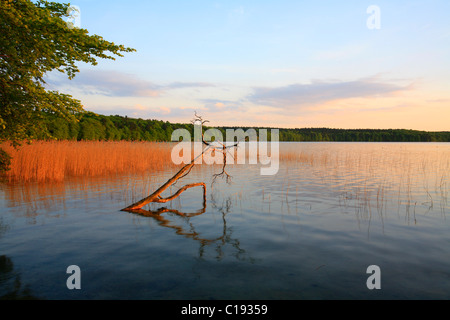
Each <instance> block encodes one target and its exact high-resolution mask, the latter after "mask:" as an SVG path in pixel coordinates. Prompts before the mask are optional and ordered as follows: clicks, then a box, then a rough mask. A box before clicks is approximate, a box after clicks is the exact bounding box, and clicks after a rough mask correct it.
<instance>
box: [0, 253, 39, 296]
mask: <svg viewBox="0 0 450 320" xmlns="http://www.w3.org/2000/svg"><path fill="white" fill-rule="evenodd" d="M36 299H37V298H36V297H35V296H34V295H33V294H32V292H31V289H30V288H29V287H28V286H24V285H23V284H22V280H21V277H20V274H19V273H18V272H17V271H14V264H13V262H12V260H11V259H10V258H9V257H7V256H5V255H3V256H0V300H36Z"/></svg>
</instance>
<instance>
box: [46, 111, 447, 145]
mask: <svg viewBox="0 0 450 320" xmlns="http://www.w3.org/2000/svg"><path fill="white" fill-rule="evenodd" d="M44 125H45V126H46V127H47V128H48V130H49V131H50V133H51V134H52V135H53V137H54V138H56V139H58V140H109V141H119V140H125V141H170V140H171V135H172V132H173V131H174V130H175V129H180V128H184V129H187V130H188V131H189V132H190V133H191V134H192V135H193V125H192V124H190V123H188V124H180V123H170V122H167V121H161V120H143V119H136V118H129V117H126V116H125V117H124V116H118V115H115V116H104V115H98V114H94V113H91V112H88V113H85V114H83V115H82V116H81V117H80V119H79V122H77V123H70V122H67V121H66V120H64V119H61V118H56V117H53V116H49V117H47V118H46V120H45V123H44ZM215 128H217V129H219V130H221V131H222V132H223V135H224V137H226V134H225V132H226V129H238V128H237V127H215ZM242 129H243V130H244V131H246V130H248V129H249V128H248V127H242ZM254 129H256V130H258V129H262V128H254ZM266 129H270V128H266ZM279 132H280V136H279V137H280V141H355V142H450V132H449V131H445V132H427V131H417V130H405V129H329V128H301V129H279ZM268 133H269V139H270V130H268Z"/></svg>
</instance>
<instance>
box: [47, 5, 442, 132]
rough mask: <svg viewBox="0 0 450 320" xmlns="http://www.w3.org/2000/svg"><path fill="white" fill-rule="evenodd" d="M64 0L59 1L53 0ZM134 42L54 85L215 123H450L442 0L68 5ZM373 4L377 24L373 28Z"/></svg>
mask: <svg viewBox="0 0 450 320" xmlns="http://www.w3.org/2000/svg"><path fill="white" fill-rule="evenodd" d="M60 2H64V1H60ZM71 4H73V5H76V6H78V7H79V8H80V11H81V20H80V25H81V27H82V28H84V29H87V30H88V31H89V32H90V33H91V34H98V35H101V36H103V37H104V38H105V39H106V40H109V41H113V42H115V43H117V44H124V45H126V46H129V47H133V48H135V49H136V50H137V52H134V53H130V54H126V55H125V57H123V58H117V60H116V61H109V60H100V61H99V64H98V65H97V66H95V67H93V66H89V65H83V64H81V65H80V69H81V73H80V74H78V75H77V76H76V77H75V79H74V80H71V81H69V80H67V79H65V78H64V77H61V75H57V74H51V75H50V76H49V83H50V84H51V86H52V87H53V88H56V89H58V90H60V91H62V92H66V93H69V94H72V95H73V96H74V97H76V98H78V99H80V100H81V101H82V103H83V104H84V106H85V109H87V110H90V111H94V112H97V113H101V114H107V115H109V114H120V115H128V116H129V117H137V118H144V119H149V118H150V119H161V120H165V121H172V122H189V121H190V120H191V119H192V117H193V115H194V111H197V112H198V113H199V114H202V116H203V117H204V118H208V119H210V121H211V125H217V126H220V125H233V126H270V127H331V128H407V129H419V130H431V131H437V130H450V124H449V123H450V121H448V119H450V93H449V90H448V88H449V84H450V83H449V82H450V80H449V79H450V78H449V76H450V23H449V22H448V14H449V13H450V2H449V1H446V0H439V1H402V0H399V1H378V0H374V1H361V0H358V1H356V0H355V1H351V0H350V1H331V0H329V1H324V0H318V1H261V0H259V1H171V0H165V1H151V0H150V1H138V0H129V1H124V0H122V1H118V0H109V1H104V0H76V1H75V0H74V1H73V2H71ZM371 5H375V6H377V8H379V9H380V16H379V18H380V19H379V21H380V28H379V29H369V28H368V26H367V20H368V19H369V18H371V17H372V13H368V12H367V8H368V7H369V6H371Z"/></svg>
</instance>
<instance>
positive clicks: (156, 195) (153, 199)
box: [122, 113, 239, 213]
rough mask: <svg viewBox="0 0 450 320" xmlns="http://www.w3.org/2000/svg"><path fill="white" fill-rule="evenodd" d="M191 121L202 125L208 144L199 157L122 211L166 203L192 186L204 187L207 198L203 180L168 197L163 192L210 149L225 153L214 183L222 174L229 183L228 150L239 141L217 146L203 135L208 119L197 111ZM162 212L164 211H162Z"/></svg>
mask: <svg viewBox="0 0 450 320" xmlns="http://www.w3.org/2000/svg"><path fill="white" fill-rule="evenodd" d="M191 122H192V123H193V124H194V125H200V126H201V134H202V143H203V144H204V145H206V148H205V149H203V150H202V153H201V154H200V155H198V156H197V157H195V158H194V159H192V160H191V162H190V163H189V164H186V165H185V166H184V167H183V168H181V170H180V171H178V172H177V173H176V174H175V175H174V176H173V177H172V178H170V179H169V180H168V181H167V182H166V183H164V184H163V185H162V186H161V187H159V188H158V189H157V190H156V191H155V192H153V193H152V194H151V195H149V196H148V197H146V198H144V199H142V200H140V201H138V202H136V203H134V204H132V205H130V206H128V207H126V208H125V209H122V211H130V212H140V211H141V210H142V207H144V206H145V205H147V204H149V203H166V202H169V201H172V200H174V199H176V198H178V197H179V196H180V195H181V194H182V193H183V192H184V191H186V190H188V189H190V188H194V187H203V193H204V198H205V197H206V185H205V183H203V182H199V183H192V184H187V185H185V186H183V187H182V188H180V189H179V190H178V191H177V192H175V193H174V194H172V195H171V196H169V197H166V198H163V197H161V194H162V193H163V192H164V191H165V190H167V189H168V188H169V187H170V186H172V185H173V184H175V183H176V182H177V181H178V180H180V179H182V178H184V177H185V176H187V175H188V174H189V173H190V172H191V169H192V168H193V166H194V165H195V163H196V160H197V159H198V158H199V157H203V155H204V154H205V153H206V152H208V151H209V152H221V153H222V154H223V166H222V172H220V173H218V174H215V175H214V176H213V183H214V181H215V180H216V178H217V177H221V176H222V177H223V176H225V177H226V178H227V183H228V182H229V181H231V176H230V175H229V174H228V173H227V172H226V171H225V167H226V165H227V152H228V149H229V148H233V147H237V146H238V144H239V142H237V143H235V144H233V145H230V146H226V144H225V143H223V142H220V141H217V142H218V143H219V145H220V146H221V147H217V146H215V145H214V144H213V143H211V142H208V141H205V138H204V135H203V125H204V124H205V123H207V122H209V121H208V120H204V119H203V118H202V117H201V116H199V115H198V114H197V113H195V118H194V120H192V121H191ZM160 213H162V211H161V212H160Z"/></svg>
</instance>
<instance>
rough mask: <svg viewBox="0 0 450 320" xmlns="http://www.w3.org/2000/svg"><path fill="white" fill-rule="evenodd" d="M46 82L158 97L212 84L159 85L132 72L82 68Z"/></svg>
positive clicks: (101, 92)
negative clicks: (169, 91)
mask: <svg viewBox="0 0 450 320" xmlns="http://www.w3.org/2000/svg"><path fill="white" fill-rule="evenodd" d="M47 82H48V84H49V85H50V86H51V87H60V86H69V87H70V88H71V89H78V90H80V91H81V93H83V94H86V95H103V96H108V97H159V96H161V95H162V94H164V93H165V92H166V91H168V90H175V89H182V88H200V87H213V86H214V85H213V84H210V83H205V82H173V83H170V84H168V85H159V84H155V83H153V82H150V81H147V80H144V79H140V78H139V77H137V76H135V75H133V74H128V73H124V72H118V71H105V70H82V71H81V72H80V73H79V74H77V75H76V77H75V78H74V79H72V80H67V79H66V78H63V77H61V76H52V77H50V78H49V79H48V80H47Z"/></svg>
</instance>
